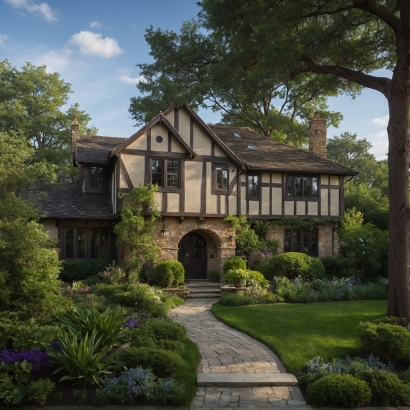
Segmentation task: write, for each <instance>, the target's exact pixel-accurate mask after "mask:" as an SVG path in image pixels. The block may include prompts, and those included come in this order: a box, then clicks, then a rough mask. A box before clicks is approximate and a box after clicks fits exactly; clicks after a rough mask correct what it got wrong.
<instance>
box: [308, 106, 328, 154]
mask: <svg viewBox="0 0 410 410" xmlns="http://www.w3.org/2000/svg"><path fill="white" fill-rule="evenodd" d="M326 133H327V128H326V119H325V118H321V117H320V113H319V112H315V115H314V117H313V118H312V120H311V121H310V126H309V152H311V153H312V154H315V155H317V156H319V157H322V158H327V152H326Z"/></svg>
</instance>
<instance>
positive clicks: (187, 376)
mask: <svg viewBox="0 0 410 410" xmlns="http://www.w3.org/2000/svg"><path fill="white" fill-rule="evenodd" d="M183 342H184V344H185V350H184V354H183V355H182V359H183V360H184V365H183V366H181V367H179V368H178V369H177V371H176V372H175V375H174V378H175V379H176V380H177V381H178V383H181V384H185V395H184V399H183V400H184V402H183V403H181V405H182V406H189V405H190V404H191V402H192V400H193V399H194V396H195V393H196V389H197V386H196V376H197V370H198V366H199V362H200V360H201V355H200V353H199V349H198V346H197V345H196V344H195V343H194V342H192V341H191V340H190V339H188V338H187V337H185V339H184V340H183Z"/></svg>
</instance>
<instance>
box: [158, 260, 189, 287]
mask: <svg viewBox="0 0 410 410" xmlns="http://www.w3.org/2000/svg"><path fill="white" fill-rule="evenodd" d="M154 277H155V281H156V282H157V284H158V286H160V287H161V288H170V287H172V286H178V285H182V284H184V282H185V269H184V267H183V265H182V263H181V262H179V261H175V260H169V261H164V262H161V263H159V264H158V265H157V266H155V269H154Z"/></svg>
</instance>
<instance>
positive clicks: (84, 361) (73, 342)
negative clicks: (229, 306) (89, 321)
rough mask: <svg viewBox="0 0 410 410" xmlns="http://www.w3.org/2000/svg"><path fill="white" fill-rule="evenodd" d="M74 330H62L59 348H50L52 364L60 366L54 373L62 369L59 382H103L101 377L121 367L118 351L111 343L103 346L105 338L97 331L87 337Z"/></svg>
mask: <svg viewBox="0 0 410 410" xmlns="http://www.w3.org/2000/svg"><path fill="white" fill-rule="evenodd" d="M79 337H80V335H78V334H75V333H72V332H71V331H69V332H65V333H63V334H62V335H61V336H60V337H59V338H58V339H57V340H58V347H57V348H53V347H49V348H48V354H49V357H50V363H51V364H52V365H53V366H54V367H57V369H56V370H55V371H54V373H53V374H56V373H60V372H63V373H65V375H64V376H62V377H61V379H60V381H64V380H78V381H79V382H83V383H84V384H85V385H89V384H100V383H101V380H102V377H103V376H106V375H108V374H112V372H113V371H114V370H115V369H117V368H118V367H119V364H118V362H117V361H116V360H115V353H111V354H109V352H110V346H108V345H107V346H103V345H102V343H101V339H102V337H100V338H99V339H97V332H96V331H95V330H94V331H93V332H92V333H91V334H88V333H86V334H85V336H84V337H80V340H79Z"/></svg>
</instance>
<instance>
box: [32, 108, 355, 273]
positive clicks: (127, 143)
mask: <svg viewBox="0 0 410 410" xmlns="http://www.w3.org/2000/svg"><path fill="white" fill-rule="evenodd" d="M78 130H79V125H78V122H77V121H76V119H74V121H73V123H72V159H73V164H74V166H77V167H78V168H79V170H80V176H81V183H80V184H78V185H75V186H72V187H69V188H64V189H63V190H58V189H57V190H53V191H52V193H51V194H50V195H49V196H48V197H47V198H43V199H40V200H37V201H36V205H37V206H38V207H39V208H40V209H41V210H42V211H43V213H44V214H45V215H47V218H45V219H44V224H45V226H46V227H47V229H49V230H50V232H51V233H52V235H53V236H55V237H58V239H59V241H60V247H61V256H62V258H65V259H92V258H95V257H97V256H98V255H99V254H101V252H102V251H103V249H104V247H107V246H109V247H112V244H113V240H114V239H113V236H112V225H113V224H114V223H115V222H116V221H117V220H118V219H119V217H120V211H121V203H120V199H119V195H121V194H123V193H126V192H130V191H131V190H132V189H134V188H138V187H140V186H143V185H145V184H152V185H154V184H155V185H157V186H158V192H156V193H155V195H156V200H157V203H158V208H159V210H160V212H161V214H162V219H161V221H159V222H158V229H157V230H156V232H155V234H154V236H155V239H156V241H157V243H158V245H159V246H160V247H161V249H162V258H163V259H178V260H180V261H181V262H182V263H183V264H184V266H185V269H186V272H187V277H188V278H205V277H206V275H207V272H208V271H210V270H212V269H218V270H221V268H222V265H223V263H224V262H225V261H226V260H227V259H228V258H229V257H231V256H233V255H234V254H235V241H234V232H233V228H232V226H231V225H230V223H228V222H225V221H224V218H225V217H226V216H228V215H230V214H232V215H245V216H246V217H247V218H263V219H269V220H279V219H283V218H300V219H310V218H319V219H323V220H326V221H328V222H329V223H328V224H327V225H325V226H320V227H318V228H316V229H285V228H277V229H275V230H274V231H271V232H269V237H270V238H276V239H278V240H279V243H280V246H279V251H280V252H286V251H299V252H305V253H308V254H310V255H312V256H319V257H322V256H328V255H331V254H334V253H335V252H337V237H336V236H335V228H336V227H337V223H335V221H336V220H338V219H340V217H341V216H342V215H343V212H344V201H343V198H344V192H343V189H344V181H345V178H346V177H350V176H352V175H355V172H354V171H352V170H350V169H348V168H346V167H343V166H341V165H338V164H336V163H333V162H331V161H329V160H327V159H326V120H325V119H323V118H320V115H319V114H318V113H316V114H315V117H314V118H313V119H312V121H311V126H310V130H309V137H310V144H309V152H306V151H304V150H300V149H297V148H294V147H291V146H289V145H286V144H283V143H280V142H278V141H274V140H272V139H270V138H267V137H266V136H262V135H259V134H257V133H256V132H254V131H253V130H252V129H250V128H247V127H230V126H217V125H207V124H205V123H204V122H203V121H202V119H201V118H200V117H199V116H198V115H197V114H196V113H195V112H194V111H193V110H192V109H191V108H190V107H189V106H187V105H184V106H182V107H170V108H168V109H167V110H166V111H164V112H160V113H159V114H158V115H157V116H155V118H153V119H152V120H151V121H150V122H149V123H147V124H145V125H144V126H143V127H142V128H141V129H139V130H138V131H137V132H136V133H134V134H133V135H132V136H131V137H129V138H126V139H120V138H113V137H101V136H82V135H79V131H78ZM322 225H323V224H322ZM51 228H52V229H51Z"/></svg>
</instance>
